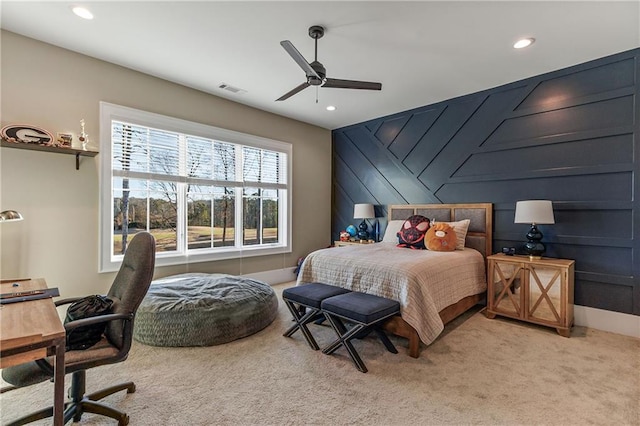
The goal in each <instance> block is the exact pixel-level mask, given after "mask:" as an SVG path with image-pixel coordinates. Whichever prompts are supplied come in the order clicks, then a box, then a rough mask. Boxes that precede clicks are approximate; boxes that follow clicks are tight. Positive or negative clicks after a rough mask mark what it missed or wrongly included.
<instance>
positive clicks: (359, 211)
mask: <svg viewBox="0 0 640 426" xmlns="http://www.w3.org/2000/svg"><path fill="white" fill-rule="evenodd" d="M374 217H376V214H375V211H374V210H373V204H356V205H354V207H353V218H354V219H362V222H361V223H360V225H358V229H359V231H358V238H359V239H360V240H362V241H366V240H368V239H369V226H368V225H367V222H366V219H373V218H374Z"/></svg>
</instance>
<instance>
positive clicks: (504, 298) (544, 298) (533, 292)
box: [487, 253, 575, 337]
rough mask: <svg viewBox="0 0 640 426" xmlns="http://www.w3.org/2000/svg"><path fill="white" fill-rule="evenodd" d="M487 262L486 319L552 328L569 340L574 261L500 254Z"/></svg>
mask: <svg viewBox="0 0 640 426" xmlns="http://www.w3.org/2000/svg"><path fill="white" fill-rule="evenodd" d="M487 260H488V265H487V269H488V276H487V317H488V318H495V316H496V315H502V316H505V317H509V318H515V319H519V320H523V321H527V322H531V323H534V324H539V325H545V326H547V327H554V328H555V329H556V330H557V331H558V333H559V334H560V335H562V336H564V337H569V334H570V333H571V326H572V325H573V282H574V264H575V261H573V260H567V259H550V258H545V257H543V258H540V259H530V258H529V256H505V255H504V254H502V253H500V254H494V255H492V256H488V257H487Z"/></svg>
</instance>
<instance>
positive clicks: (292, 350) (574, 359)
mask: <svg viewBox="0 0 640 426" xmlns="http://www.w3.org/2000/svg"><path fill="white" fill-rule="evenodd" d="M285 287H286V285H284V284H283V285H279V286H276V287H275V288H276V290H277V291H278V294H280V292H281V291H282V289H283V288H285ZM290 325H291V321H290V316H289V313H288V311H287V310H286V307H285V306H284V304H282V302H281V303H280V312H279V316H278V317H277V318H276V320H275V321H274V322H273V323H272V324H271V325H270V326H269V327H267V328H266V329H264V330H263V331H261V332H259V333H257V334H255V335H253V336H250V337H247V338H245V339H242V340H238V341H235V342H232V343H229V344H225V345H221V346H212V347H204V348H157V347H151V346H145V345H142V344H139V343H137V342H136V343H134V346H133V349H132V352H131V355H130V357H129V359H128V360H127V361H125V362H124V363H121V364H116V365H112V366H106V367H100V368H97V369H94V370H92V371H90V372H89V373H88V391H89V392H91V391H93V390H96V389H98V388H100V387H106V386H108V385H110V384H113V383H115V382H119V381H126V380H129V379H132V380H134V381H135V383H136V385H137V391H136V392H135V393H133V394H129V395H127V394H126V393H125V392H121V393H119V394H118V395H114V396H112V397H110V398H108V399H107V400H106V401H108V402H109V403H110V404H112V405H114V406H116V407H118V408H120V409H123V410H125V411H126V412H128V413H129V415H130V417H131V423H130V424H131V425H155V426H157V425H232V424H233V425H298V424H313V425H316V424H317V425H320V424H322V425H346V424H363V425H441V424H455V425H462V424H490V425H496V424H498V425H499V424H504V425H588V424H595V425H640V340H638V339H634V338H630V337H625V336H619V335H615V334H611V333H606V332H601V331H597V330H591V329H585V328H582V327H574V329H573V331H572V334H571V338H569V339H567V338H563V337H560V336H559V335H557V334H556V333H555V330H552V329H547V328H541V327H536V326H531V325H527V324H523V323H520V322H515V321H510V320H504V319H495V320H489V319H487V318H486V317H485V316H484V314H483V313H482V312H480V311H479V310H477V309H475V310H473V311H472V312H470V313H468V314H465V315H463V317H461V318H459V319H458V320H456V321H455V322H454V323H452V324H451V325H449V326H447V327H446V329H445V332H444V333H443V335H441V336H440V337H439V338H438V339H437V340H436V341H435V342H434V343H433V344H432V345H430V346H429V347H426V348H425V347H423V348H422V353H421V357H420V358H419V359H413V358H410V357H409V356H408V355H407V354H406V348H405V346H404V345H405V341H403V340H402V339H399V338H398V339H396V338H393V341H394V343H396V344H397V345H398V346H399V350H400V353H399V354H397V355H394V354H391V353H389V352H386V351H385V349H384V347H383V346H382V344H381V343H379V342H378V341H377V340H375V339H374V338H373V337H371V338H367V339H364V340H363V341H356V342H355V345H356V348H357V349H358V351H359V352H360V354H361V355H362V358H363V359H364V361H365V363H366V364H367V367H368V368H369V372H368V373H367V374H363V373H360V372H359V371H358V370H356V368H355V367H354V365H353V363H352V362H351V360H350V359H349V358H348V357H347V355H346V352H345V351H344V349H339V350H338V351H337V352H336V354H334V355H332V356H327V355H323V354H322V352H320V351H313V350H311V349H310V348H309V347H308V346H307V343H306V342H305V341H304V340H303V339H302V336H301V335H300V334H299V333H296V334H295V335H294V338H285V337H282V333H283V331H284V330H285V329H286V328H287V327H289V326H290ZM313 332H314V334H315V335H316V336H317V339H318V341H319V343H320V345H321V346H322V345H324V344H326V343H328V342H329V341H331V340H332V339H333V338H334V335H333V331H332V330H331V329H330V328H328V327H323V326H313ZM67 381H68V380H67ZM52 386H53V385H52V384H51V383H43V384H39V385H35V386H31V387H29V388H24V389H18V390H15V391H11V392H7V393H4V394H2V395H1V396H0V398H1V399H0V402H1V408H2V414H1V419H2V423H6V422H7V421H10V420H11V419H15V418H16V417H17V416H19V415H20V413H26V412H30V411H33V410H35V409H37V408H39V407H41V406H44V405H45V404H48V403H50V400H51V398H52V396H53V391H52V389H53V388H52ZM81 423H82V424H86V425H103V424H114V422H111V421H108V420H105V419H104V418H101V417H98V416H94V415H91V414H87V415H85V417H83V421H82V422H81ZM39 424H50V422H41V423H39Z"/></svg>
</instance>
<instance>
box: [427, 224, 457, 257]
mask: <svg viewBox="0 0 640 426" xmlns="http://www.w3.org/2000/svg"><path fill="white" fill-rule="evenodd" d="M425 241H426V246H427V248H428V249H429V250H433V251H454V250H455V249H456V242H457V237H456V232H455V231H454V229H453V228H452V227H451V226H450V225H448V224H446V223H443V222H437V223H435V224H433V225H431V227H430V228H429V230H428V231H427V234H426V235H425Z"/></svg>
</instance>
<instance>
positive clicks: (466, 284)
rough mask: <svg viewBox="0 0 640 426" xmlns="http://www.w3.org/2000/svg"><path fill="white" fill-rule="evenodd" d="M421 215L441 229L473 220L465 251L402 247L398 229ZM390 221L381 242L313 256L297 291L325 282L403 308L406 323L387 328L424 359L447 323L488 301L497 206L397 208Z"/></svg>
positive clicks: (402, 318) (393, 207)
mask: <svg viewBox="0 0 640 426" xmlns="http://www.w3.org/2000/svg"><path fill="white" fill-rule="evenodd" d="M415 214H419V215H422V216H425V217H427V218H429V219H432V220H433V219H435V220H436V222H450V223H452V222H457V223H458V224H459V223H463V221H465V220H466V219H468V220H469V222H468V229H467V232H466V235H464V236H462V240H460V241H459V242H458V244H459V248H463V247H462V246H463V244H464V248H463V249H462V250H455V251H453V252H436V251H430V250H410V249H406V248H398V247H396V244H397V239H395V228H396V227H397V228H398V229H399V227H400V224H401V223H402V222H403V221H404V219H407V218H409V217H410V216H412V215H415ZM388 219H389V222H388V225H387V227H388V229H387V231H386V232H385V237H384V238H383V241H382V242H380V243H376V244H361V245H350V246H345V247H340V248H328V249H322V250H317V251H315V252H313V253H311V254H309V255H308V256H307V257H306V258H305V260H304V262H303V264H302V266H301V268H300V273H299V274H298V280H297V284H303V283H308V282H322V283H325V284H331V285H335V286H338V287H343V288H348V289H350V290H354V291H362V292H365V293H370V294H375V295H378V296H382V297H386V298H389V299H393V300H397V301H399V302H400V306H401V316H400V317H393V318H392V320H391V321H389V322H388V323H387V324H386V326H385V328H386V329H387V330H388V331H389V332H391V333H393V334H396V335H398V336H402V337H404V338H407V339H408V340H409V355H410V356H412V357H414V358H417V357H419V354H420V341H422V342H423V343H424V344H426V345H428V344H430V343H432V342H433V341H434V340H435V339H436V338H437V337H438V335H439V334H440V333H441V332H442V330H443V329H444V325H445V324H446V323H448V322H450V321H451V320H453V319H454V318H456V317H458V316H459V315H460V314H462V313H464V312H465V311H467V310H468V309H470V308H471V307H473V306H474V305H475V304H477V303H478V302H480V301H482V300H483V299H484V298H485V295H486V288H487V284H486V272H485V270H486V257H487V256H488V255H490V254H491V253H492V248H491V236H492V205H491V204H489V203H481V204H411V205H390V206H389V207H388ZM458 231H459V229H456V233H458ZM458 235H459V236H460V234H459V233H458Z"/></svg>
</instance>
